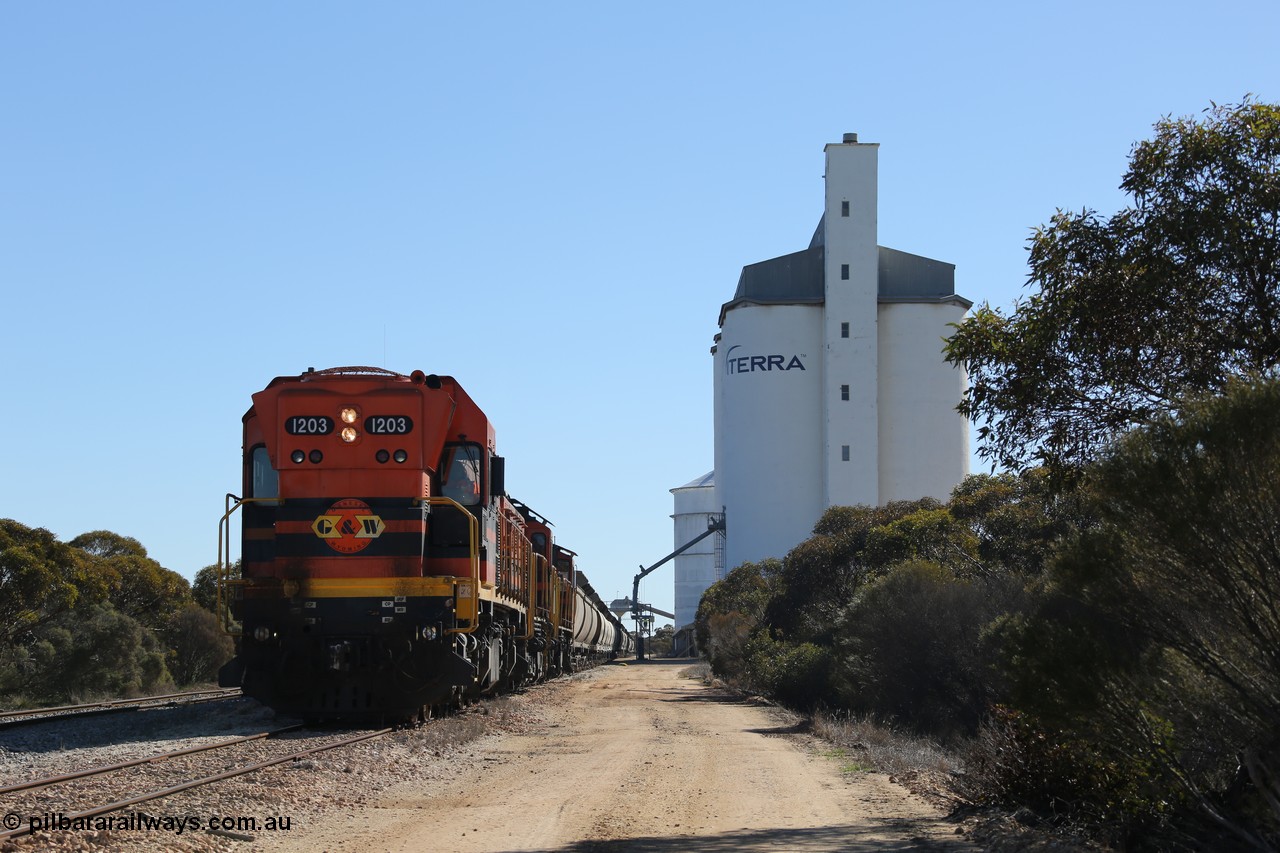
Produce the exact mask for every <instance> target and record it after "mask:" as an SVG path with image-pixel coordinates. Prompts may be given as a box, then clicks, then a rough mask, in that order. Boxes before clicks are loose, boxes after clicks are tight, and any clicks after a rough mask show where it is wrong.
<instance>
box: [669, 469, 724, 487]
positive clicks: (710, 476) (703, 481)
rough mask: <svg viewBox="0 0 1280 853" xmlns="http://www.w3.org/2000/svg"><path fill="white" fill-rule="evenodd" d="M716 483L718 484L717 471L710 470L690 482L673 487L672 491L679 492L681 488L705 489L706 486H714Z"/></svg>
mask: <svg viewBox="0 0 1280 853" xmlns="http://www.w3.org/2000/svg"><path fill="white" fill-rule="evenodd" d="M715 484H716V472H715V471H708V472H707V473H705V474H703V475H702V476H701V477H698V478H697V479H695V480H690V481H689V482H687V483H685V484H684V485H683V486H676V487H675V488H674V489H671V491H673V492H678V491H680V490H681V489H705V488H706V487H708V486H714V485H715Z"/></svg>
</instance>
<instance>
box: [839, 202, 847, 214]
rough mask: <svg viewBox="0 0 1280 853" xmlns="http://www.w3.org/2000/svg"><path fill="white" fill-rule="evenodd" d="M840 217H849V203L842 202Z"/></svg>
mask: <svg viewBox="0 0 1280 853" xmlns="http://www.w3.org/2000/svg"><path fill="white" fill-rule="evenodd" d="M840 215H841V216H848V215H849V202H847V201H842V202H840Z"/></svg>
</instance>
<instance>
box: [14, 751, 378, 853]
mask: <svg viewBox="0 0 1280 853" xmlns="http://www.w3.org/2000/svg"><path fill="white" fill-rule="evenodd" d="M302 728H303V726H301V725H294V726H287V727H285V728H281V729H276V730H274V731H268V732H259V733H257V734H253V735H246V736H242V737H236V738H232V739H229V740H225V741H219V742H217V743H212V744H202V745H198V746H193V747H187V748H185V749H179V750H173V751H171V752H167V753H162V754H159V755H152V756H146V757H142V758H136V759H130V760H128V761H122V762H116V763H113V764H108V765H102V766H99V767H92V768H86V769H83V770H77V771H73V772H70V773H63V774H59V775H57V776H48V777H44V778H39V779H32V780H28V781H25V782H18V783H14V784H10V785H7V786H4V787H2V788H0V796H7V795H10V794H15V793H21V792H29V791H34V790H36V789H40V788H45V787H49V786H52V785H58V784H61V783H63V782H69V781H73V780H80V779H90V778H93V777H96V776H104V775H107V774H110V773H114V772H117V771H121V770H126V769H129V768H133V767H140V766H144V765H155V764H160V763H163V762H166V761H169V760H172V759H175V758H180V757H185V756H190V755H195V754H199V753H205V752H213V751H215V750H220V749H227V748H231V747H235V746H239V745H242V744H246V743H251V742H254V741H261V740H267V739H269V738H274V737H278V736H280V735H283V734H286V733H289V732H294V731H297V730H299V729H302ZM393 731H395V729H394V728H385V729H378V730H376V731H370V732H361V733H359V734H356V735H350V736H347V737H342V738H339V739H337V740H333V741H328V742H325V743H322V744H318V745H310V746H307V747H306V748H304V749H300V750H295V751H293V752H289V753H287V754H285V755H275V756H271V757H268V758H265V759H260V760H257V761H250V762H247V763H244V764H240V765H238V766H233V767H230V768H227V769H224V770H221V771H219V772H216V773H210V774H202V775H199V776H197V777H196V778H192V779H187V780H184V781H182V782H179V783H177V784H171V785H166V786H164V787H161V788H155V789H152V790H149V791H145V792H143V793H140V794H133V795H130V796H126V797H124V798H122V799H116V800H113V801H112V802H109V803H106V804H104V805H98V806H93V807H90V808H87V809H81V810H79V811H76V812H75V813H67V812H59V813H58V817H59V822H60V823H61V824H63V825H71V826H74V825H76V824H77V822H84V821H90V820H93V819H94V818H98V817H101V816H103V815H108V814H111V813H112V812H116V811H119V810H121V809H125V808H128V807H129V806H136V805H139V804H141V803H146V802H151V801H153V800H159V799H163V798H165V797H169V796H172V795H174V794H179V793H182V792H184V791H190V790H192V789H194V788H199V787H202V786H205V785H211V784H214V783H216V782H220V781H223V780H225V779H231V778H234V777H236V776H244V775H247V774H250V773H254V772H256V771H258V770H263V769H266V768H268V767H274V766H276V765H279V764H284V763H286V762H290V761H298V760H299V759H302V758H305V757H307V756H309V755H314V754H316V753H320V752H326V751H328V750H331V749H338V748H340V747H343V746H348V745H351V744H355V743H360V742H362V741H367V740H372V739H374V738H378V737H382V736H384V735H387V734H390V733H391V732H393ZM45 828H51V829H57V828H58V827H40V826H35V825H34V822H33V821H28V823H27V825H25V826H24V825H19V826H16V827H7V828H5V829H4V830H3V831H0V841H3V840H6V839H10V838H17V837H20V836H23V835H29V834H32V833H33V832H36V831H42V830H43V829H45ZM211 831H216V830H211Z"/></svg>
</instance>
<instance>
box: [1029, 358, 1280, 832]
mask: <svg viewBox="0 0 1280 853" xmlns="http://www.w3.org/2000/svg"><path fill="white" fill-rule="evenodd" d="M1182 410H1183V414H1182V416H1181V417H1180V418H1178V419H1174V418H1166V419H1162V420H1160V421H1158V422H1157V423H1155V424H1153V425H1152V426H1151V427H1149V428H1147V429H1145V430H1141V431H1138V432H1135V433H1133V434H1131V435H1129V436H1127V437H1126V438H1125V440H1124V441H1122V442H1120V443H1119V444H1118V445H1117V446H1116V447H1115V448H1114V449H1113V450H1111V451H1110V452H1109V453H1108V454H1107V456H1106V458H1105V459H1103V460H1102V461H1101V462H1100V463H1099V464H1098V465H1097V466H1096V467H1095V468H1094V469H1093V470H1092V471H1091V472H1090V474H1089V480H1088V482H1089V485H1090V489H1091V493H1092V500H1093V502H1094V504H1095V507H1096V512H1097V514H1098V516H1099V518H1100V524H1099V525H1098V526H1097V527H1096V528H1095V529H1093V530H1090V531H1086V532H1085V533H1083V534H1082V535H1081V536H1080V537H1078V539H1077V540H1076V541H1075V542H1074V543H1073V544H1072V545H1071V547H1070V548H1068V549H1066V550H1064V552H1063V554H1062V556H1061V558H1060V559H1059V560H1058V561H1057V562H1056V563H1055V565H1054V568H1053V572H1052V574H1051V577H1050V584H1049V588H1048V590H1047V593H1046V595H1045V596H1044V597H1043V599H1042V603H1041V605H1040V607H1039V608H1038V609H1037V611H1036V612H1035V613H1034V614H1033V615H1032V616H1031V617H1030V618H1029V619H1028V620H1027V622H1026V623H1025V624H1023V625H1022V626H1021V627H1020V629H1019V630H1018V631H1017V632H1015V633H1014V635H1013V637H1012V643H1011V648H1013V649H1014V650H1015V651H1016V652H1017V654H1018V655H1019V656H1020V657H1019V659H1018V661H1017V666H1018V670H1019V671H1020V673H1021V677H1022V678H1024V679H1026V680H1027V682H1029V683H1027V684H1026V686H1025V688H1024V690H1023V691H1022V695H1023V701H1024V702H1025V703H1026V705H1027V706H1028V707H1036V710H1037V711H1038V712H1039V713H1041V714H1042V715H1045V716H1048V715H1050V714H1053V715H1055V716H1056V717H1057V718H1058V719H1059V720H1060V721H1061V723H1062V724H1063V725H1067V726H1072V725H1074V726H1077V727H1079V726H1081V725H1083V722H1082V721H1086V720H1089V719H1091V718H1093V717H1095V716H1096V715H1099V714H1103V715H1105V716H1107V717H1108V718H1109V719H1110V721H1111V725H1110V727H1109V729H1108V731H1107V732H1106V733H1098V734H1097V735H1096V740H1097V742H1098V743H1100V744H1102V745H1103V746H1104V747H1106V748H1107V749H1109V750H1110V751H1111V753H1112V754H1122V753H1123V754H1134V752H1135V751H1136V750H1137V749H1138V748H1140V745H1141V744H1143V743H1149V742H1151V741H1152V737H1153V734H1152V725H1151V720H1152V719H1153V718H1156V719H1163V720H1167V721H1168V722H1169V724H1170V726H1171V729H1170V732H1169V734H1168V736H1167V737H1161V738H1158V739H1157V740H1158V743H1159V744H1160V750H1159V751H1158V754H1155V755H1153V759H1155V760H1157V761H1158V762H1159V763H1160V766H1161V767H1162V768H1163V770H1164V771H1165V772H1166V773H1168V774H1169V775H1170V777H1171V778H1173V779H1174V780H1176V781H1177V782H1178V784H1179V786H1180V788H1181V790H1182V792H1183V794H1184V795H1185V796H1187V797H1188V798H1190V799H1191V800H1193V801H1194V802H1196V803H1197V805H1198V806H1199V807H1200V808H1201V809H1202V810H1203V811H1204V812H1205V813H1206V814H1208V815H1210V816H1211V817H1213V818H1214V819H1215V820H1217V821H1218V822H1219V823H1221V824H1222V825H1223V826H1226V827H1228V828H1229V829H1231V830H1232V831H1233V832H1235V833H1236V835H1238V836H1240V837H1246V838H1254V837H1260V836H1259V835H1258V834H1259V833H1262V834H1263V835H1266V834H1268V833H1269V834H1270V837H1271V841H1272V842H1275V841H1276V840H1277V839H1280V733H1277V730H1276V721H1277V720H1280V611H1278V610H1277V602H1280V531H1278V530H1277V527H1276V521H1275V520H1276V519H1277V518H1280V383H1276V382H1271V383H1263V384H1252V385H1246V384H1239V383H1238V384H1234V385H1232V386H1230V387H1229V388H1228V389H1227V392H1226V393H1225V394H1224V395H1222V396H1221V397H1215V398H1209V399H1204V400H1199V401H1194V402H1188V403H1186V404H1184V405H1183V407H1182ZM1035 697H1041V702H1040V704H1039V705H1038V706H1037V705H1033V703H1035V702H1036V699H1035ZM1046 698H1047V699H1050V701H1049V702H1044V701H1043V700H1044V699H1046ZM1233 786H1234V788H1235V794H1234V795H1233V796H1234V797H1235V799H1236V800H1237V803H1236V805H1235V806H1234V807H1232V806H1227V805H1225V804H1224V803H1223V802H1221V801H1220V800H1219V799H1218V798H1217V795H1214V794H1211V793H1210V792H1214V791H1216V792H1219V793H1220V794H1221V793H1224V792H1225V791H1227V790H1228V789H1230V788H1232V787H1233ZM1233 809H1236V810H1238V809H1244V810H1245V811H1250V810H1252V811H1254V812H1256V813H1259V814H1261V815H1262V817H1260V818H1258V821H1259V822H1257V823H1256V824H1255V825H1254V826H1252V827H1247V826H1243V825H1241V823H1240V820H1239V817H1238V816H1237V817H1230V816H1229V815H1228V812H1229V811H1231V810H1233Z"/></svg>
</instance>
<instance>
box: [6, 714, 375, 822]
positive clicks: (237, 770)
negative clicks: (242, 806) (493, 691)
mask: <svg viewBox="0 0 1280 853" xmlns="http://www.w3.org/2000/svg"><path fill="white" fill-rule="evenodd" d="M393 731H395V729H394V728H387V729H379V730H378V731H376V732H366V733H364V734H361V735H355V736H354V737H349V738H343V739H342V740H340V741H335V742H334V743H327V744H322V745H320V746H313V747H310V748H308V749H303V750H299V751H298V752H294V753H291V754H289V755H283V756H280V757H278V758H269V759H267V760H265V761H258V762H255V763H253V764H247V765H245V766H244V767H233V768H231V769H230V770H224V771H223V772H221V773H215V774H213V775H212V776H204V777H202V778H200V779H193V780H191V781H189V782H183V783H182V784H180V785H173V786H172V787H169V788H164V789H162V790H159V791H151V792H150V793H147V794H139V795H138V796H136V797H129V798H128V799H125V800H117V801H116V802H114V803H109V804H107V805H105V806H98V807H97V808H93V809H89V810H87V811H83V812H77V813H76V814H73V815H67V816H66V821H67V822H69V823H75V822H76V821H80V820H89V819H91V818H95V817H100V816H102V815H104V814H110V813H111V812H114V811H119V810H120V809H123V808H126V807H128V806H136V805H138V804H139V803H146V802H150V801H151V800H159V799H163V798H164V797H169V796H172V795H173V794H179V793H182V792H183V791H189V790H191V789H192V788H199V787H200V786H202V785H211V784H213V783H214V782H221V781H222V780H223V779H231V778H234V777H236V776H244V775H246V774H249V773H254V772H256V771H258V770H264V769H266V768H268V767H274V766H275V765H277V764H284V763H285V762H286V761H296V760H297V759H299V758H302V757H303V756H304V755H313V754H315V753H317V752H325V751H326V750H330V749H337V748H338V747H340V746H347V745H349V744H353V743H359V742H360V741H364V740H372V739H373V738H376V737H382V736H383V735H386V734H390V733H391V732H393ZM32 831H33V830H32V829H31V826H30V824H28V825H27V826H25V827H18V828H17V829H10V830H7V831H5V832H0V840H3V839H6V838H17V837H19V836H22V835H29V834H31V832H32ZM41 831H42V832H43V831H46V830H41Z"/></svg>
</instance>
